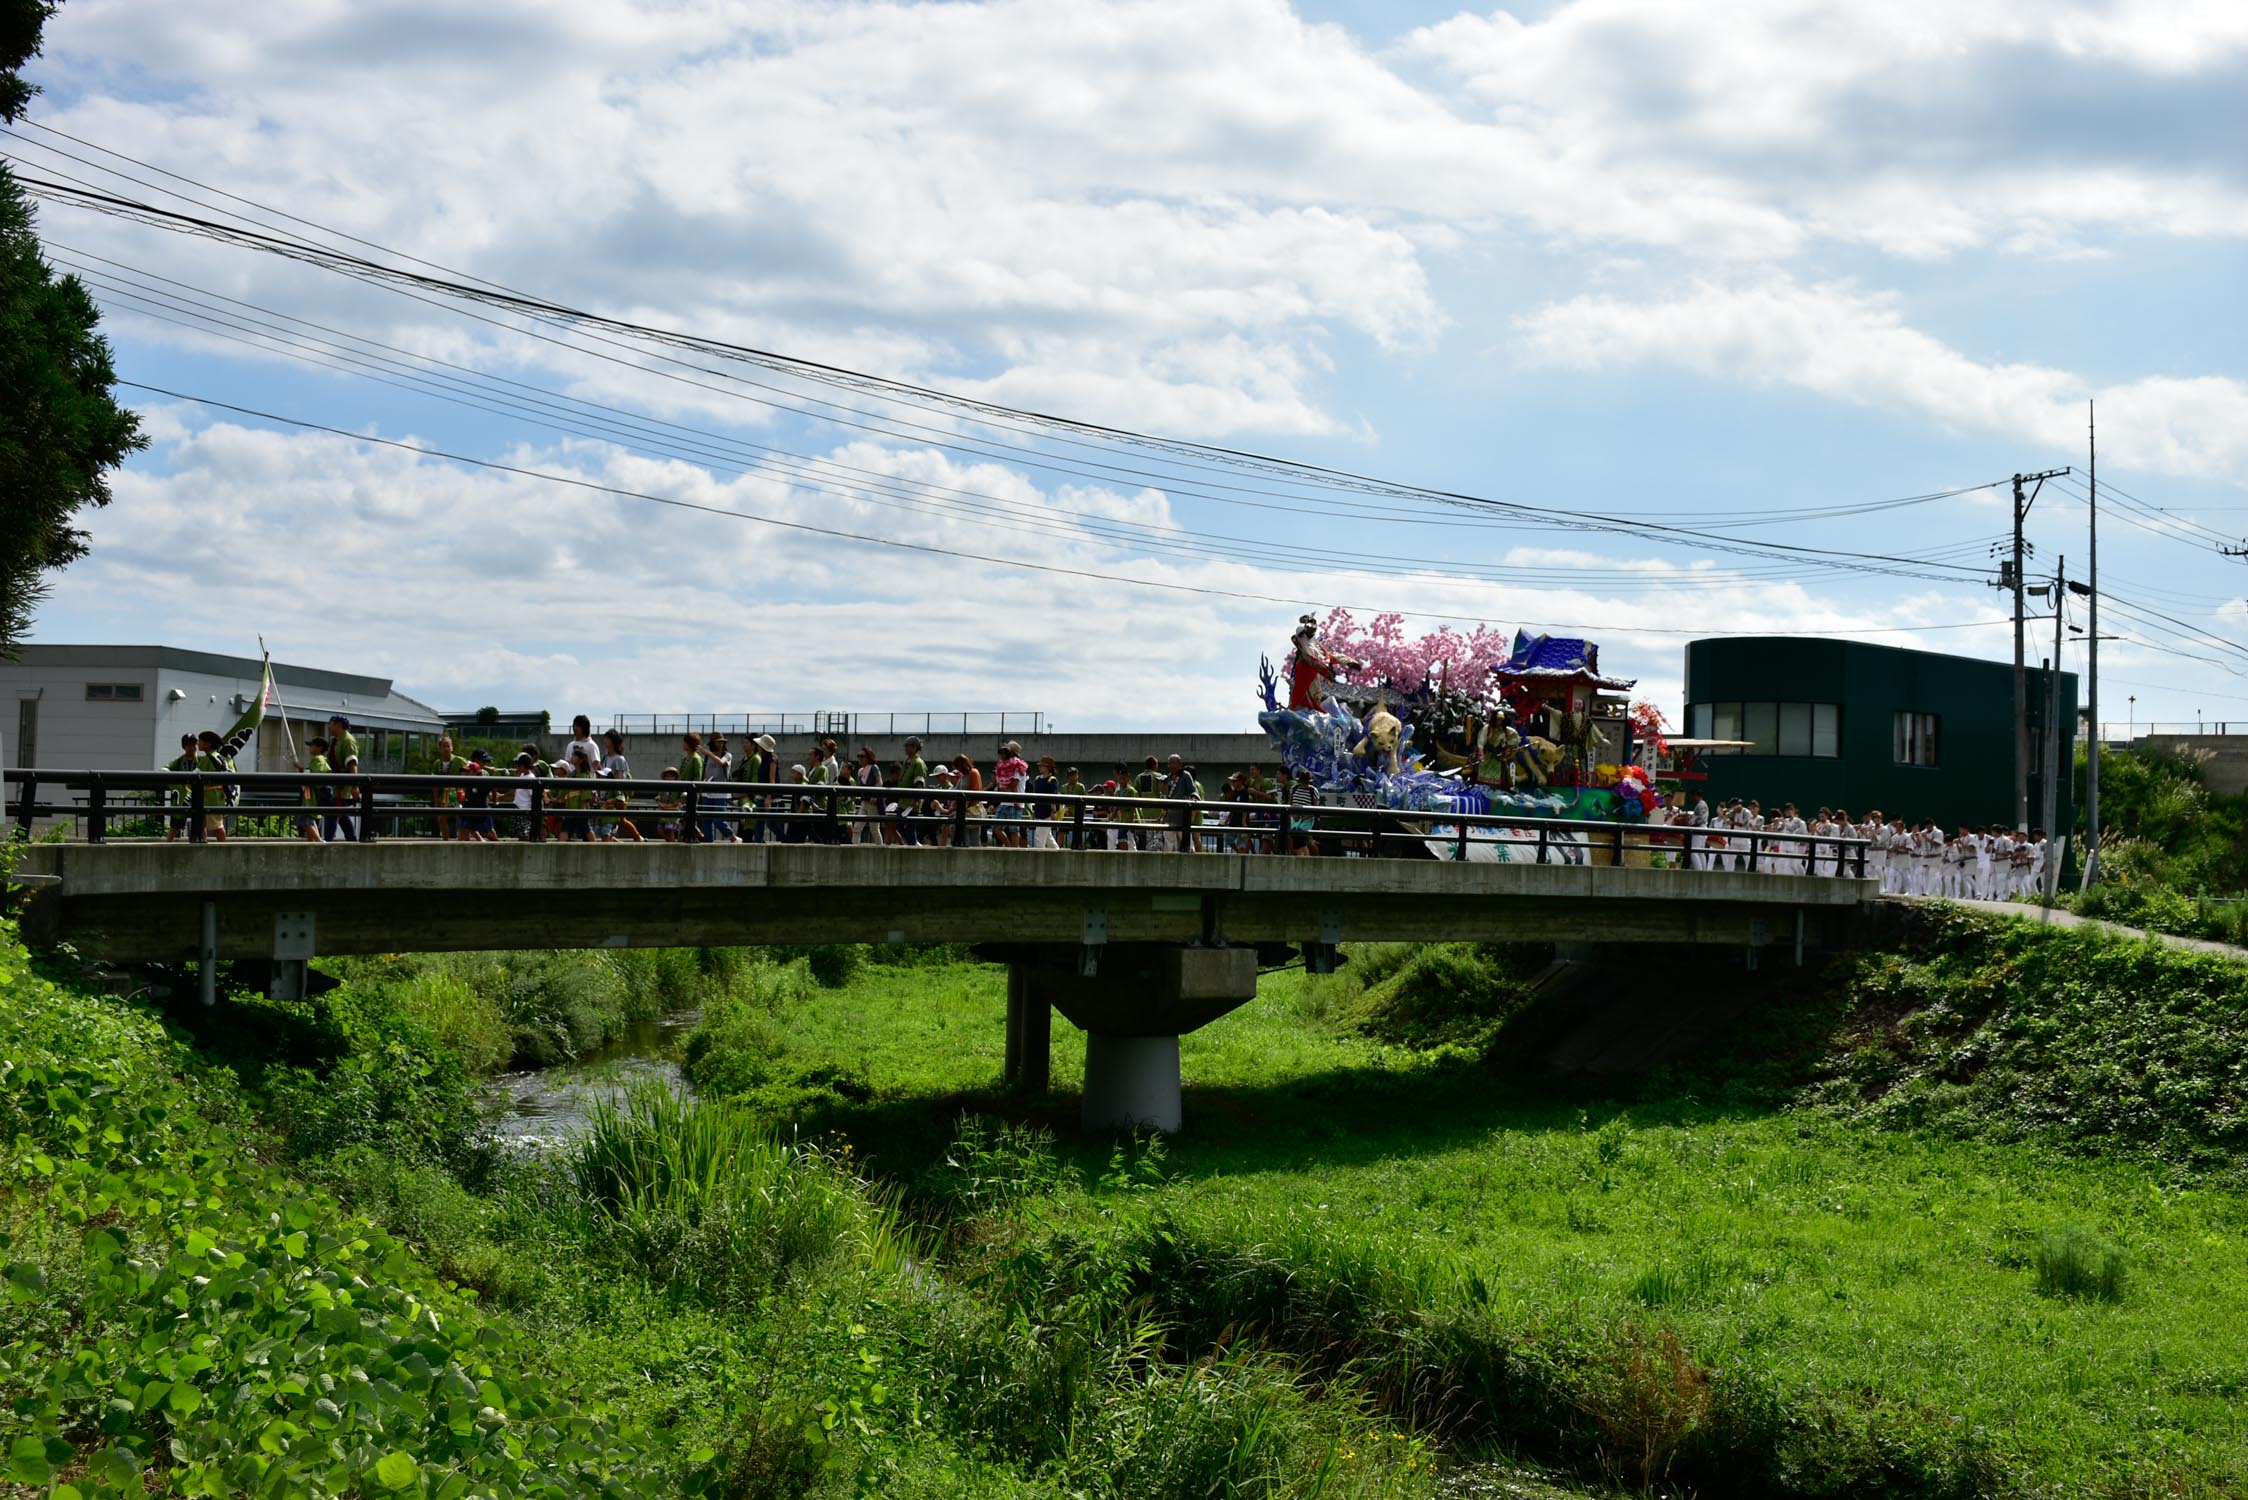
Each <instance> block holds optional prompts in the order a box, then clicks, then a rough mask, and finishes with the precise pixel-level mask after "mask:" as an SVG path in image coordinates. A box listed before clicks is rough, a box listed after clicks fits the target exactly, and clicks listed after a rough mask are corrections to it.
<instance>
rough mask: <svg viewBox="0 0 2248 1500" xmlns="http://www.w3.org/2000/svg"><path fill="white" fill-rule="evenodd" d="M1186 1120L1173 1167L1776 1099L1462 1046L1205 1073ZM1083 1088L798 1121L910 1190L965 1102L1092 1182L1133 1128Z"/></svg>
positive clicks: (946, 1139) (1727, 1116)
mask: <svg viewBox="0 0 2248 1500" xmlns="http://www.w3.org/2000/svg"><path fill="white" fill-rule="evenodd" d="M1182 1101H1183V1112H1184V1115H1185V1128H1184V1129H1183V1130H1182V1131H1180V1132H1179V1133H1178V1134H1177V1135H1175V1136H1172V1137H1169V1138H1168V1139H1167V1140H1166V1142H1165V1144H1166V1147H1167V1159H1166V1163H1165V1170H1166V1171H1167V1172H1168V1173H1169V1174H1170V1175H1172V1176H1174V1177H1186V1178H1199V1177H1223V1176H1235V1175H1241V1174H1245V1173H1254V1172H1265V1171H1279V1170H1300V1169H1303V1168H1307V1167H1310V1168H1316V1167H1321V1166H1333V1167H1347V1166H1361V1165H1365V1164H1368V1163H1373V1162H1379V1161H1382V1160H1386V1159H1393V1158H1401V1157H1413V1156H1428V1155H1439V1154H1442V1153H1445V1152H1449V1151H1453V1150H1459V1149H1463V1148H1467V1147H1471V1146H1473V1145H1475V1144H1477V1143H1478V1142H1481V1141H1484V1140H1486V1139H1488V1138H1489V1137H1490V1136H1491V1135H1492V1134H1493V1133H1495V1132H1524V1133H1546V1132H1564V1133H1567V1134H1570V1135H1576V1134H1579V1133H1582V1132H1584V1131H1588V1130H1597V1129H1599V1128H1600V1127H1601V1126H1602V1125H1604V1124H1606V1123H1607V1122H1608V1121H1610V1120H1612V1119H1614V1118H1615V1117H1617V1116H1618V1115H1621V1114H1625V1113H1627V1112H1628V1113H1629V1114H1630V1117H1631V1120H1632V1122H1633V1124H1634V1125H1638V1126H1650V1125H1695V1124H1707V1123H1713V1122H1717V1121H1723V1120H1740V1119H1750V1118H1756V1117H1760V1116H1763V1115H1767V1114H1770V1113H1772V1112H1773V1111H1774V1110H1775V1109H1777V1108H1778V1107H1779V1105H1778V1101H1776V1100H1772V1099H1766V1098H1751V1097H1746V1096H1739V1097H1733V1098H1724V1097H1711V1096H1705V1095H1702V1094H1700V1093H1697V1092H1695V1091H1694V1090H1692V1089H1681V1088H1680V1087H1678V1086H1677V1084H1676V1083H1675V1082H1673V1081H1671V1080H1668V1079H1662V1078H1652V1079H1650V1078H1597V1079H1593V1078H1585V1079H1554V1078H1549V1077H1542V1076H1536V1075H1530V1074H1524V1073H1521V1072H1519V1071H1515V1070H1511V1069H1509V1068H1507V1067H1505V1066H1493V1065H1492V1064H1491V1063H1488V1062H1481V1061H1476V1060H1473V1059H1469V1058H1460V1059H1457V1060H1450V1061H1418V1062H1415V1063H1413V1064H1411V1065H1409V1066H1407V1067H1403V1068H1399V1067H1382V1066H1367V1067H1360V1068H1334V1069H1328V1070H1324V1071H1319V1072H1312V1073H1306V1074H1302V1075H1299V1076H1297V1077H1294V1078H1290V1079H1286V1080H1283V1081H1279V1082H1274V1083H1264V1084H1199V1085H1198V1084H1195V1083H1192V1082H1189V1083H1188V1084H1187V1085H1186V1086H1185V1088H1184V1089H1183V1091H1182ZM1079 1107H1080V1101H1079V1096H1078V1095H1077V1094H1076V1093H1075V1092H1074V1091H1070V1092H1061V1091H1054V1092H1049V1093H1045V1094H1040V1095H1035V1096H1025V1095H1021V1094H1011V1093H1008V1092H1006V1091H1004V1090H1002V1089H1001V1088H999V1087H998V1086H997V1085H996V1083H995V1084H994V1086H993V1087H992V1088H990V1089H988V1090H967V1091H959V1092H952V1093H944V1094H936V1093H926V1094H903V1095H890V1096H886V1097H879V1098H875V1099H870V1100H867V1101H864V1102H858V1103H853V1102H847V1101H835V1102H833V1103H824V1102H823V1103H820V1104H816V1105H814V1106H812V1107H810V1108H808V1109H807V1110H805V1111H804V1112H802V1113H801V1114H799V1115H798V1116H797V1117H796V1118H795V1119H794V1121H793V1126H794V1128H795V1129H796V1130H797V1131H799V1132H800V1133H801V1134H802V1135H804V1136H805V1137H807V1138H811V1137H817V1136H823V1135H826V1134H828V1133H830V1132H834V1133H837V1134H840V1135H842V1136H843V1137H845V1138H846V1139H848V1140H849V1141H850V1142H851V1143H852V1146H853V1149H854V1152H855V1154H856V1155H857V1156H858V1157H859V1158H860V1160H861V1161H862V1162H863V1163H864V1165H865V1167H866V1168H867V1170H869V1171H871V1172H873V1173H875V1174H876V1175H878V1176H880V1177H884V1178H888V1179H891V1180H893V1181H896V1182H898V1183H899V1184H900V1185H901V1186H903V1187H904V1188H905V1189H906V1190H907V1192H908V1193H909V1194H913V1193H916V1192H918V1191H919V1190H920V1189H921V1188H922V1187H924V1186H928V1185H931V1184H930V1183H929V1181H928V1179H929V1176H930V1174H931V1173H932V1172H934V1171H935V1170H937V1169H938V1168H939V1167H940V1166H941V1165H942V1163H943V1161H944V1157H945V1153H946V1150H947V1149H948V1148H949V1147H950V1146H951V1144H952V1142H953V1140H954V1137H955V1135H956V1134H957V1132H958V1127H959V1120H960V1117H961V1116H962V1115H963V1114H974V1115H983V1116H988V1117H992V1118H996V1119H1004V1120H1008V1121H1010V1122H1013V1123H1016V1124H1021V1125H1031V1126H1043V1127H1045V1128H1047V1129H1049V1130H1051V1131H1052V1132H1053V1134H1054V1139H1055V1146H1056V1149H1057V1151H1058V1152H1059V1154H1061V1155H1062V1156H1063V1157H1065V1158H1066V1159H1069V1160H1071V1161H1073V1162H1074V1163H1075V1164H1076V1165H1077V1166H1078V1167H1079V1168H1080V1170H1081V1171H1082V1172H1083V1173H1084V1174H1085V1176H1086V1179H1087V1180H1088V1181H1091V1180H1093V1179H1096V1178H1098V1177H1099V1175H1100V1173H1101V1171H1102V1170H1103V1168H1104V1167H1105V1165H1106V1163H1107V1161H1108V1158H1109V1154H1110V1153H1111V1152H1112V1151H1113V1150H1114V1149H1115V1148H1116V1146H1117V1144H1118V1143H1119V1142H1120V1141H1122V1140H1124V1139H1125V1138H1126V1137H1127V1135H1128V1132H1123V1131H1114V1130H1090V1131H1088V1130H1085V1129H1082V1128H1081V1127H1080V1124H1079Z"/></svg>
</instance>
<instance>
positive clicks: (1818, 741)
mask: <svg viewBox="0 0 2248 1500" xmlns="http://www.w3.org/2000/svg"><path fill="white" fill-rule="evenodd" d="M1811 753H1812V754H1813V755H1816V756H1819V757H1820V758H1821V759H1824V760H1838V759H1840V758H1841V755H1842V705H1841V704H1839V703H1814V704H1812V705H1811Z"/></svg>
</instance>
